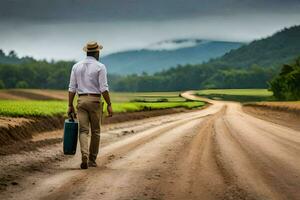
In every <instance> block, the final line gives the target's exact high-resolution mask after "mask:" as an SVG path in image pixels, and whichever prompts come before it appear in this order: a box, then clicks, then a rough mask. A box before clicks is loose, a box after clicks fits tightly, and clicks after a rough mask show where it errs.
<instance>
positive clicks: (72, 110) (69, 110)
mask: <svg viewBox="0 0 300 200" xmlns="http://www.w3.org/2000/svg"><path fill="white" fill-rule="evenodd" d="M72 113H74V114H75V109H74V106H73V105H72V106H69V108H68V115H70V114H72Z"/></svg>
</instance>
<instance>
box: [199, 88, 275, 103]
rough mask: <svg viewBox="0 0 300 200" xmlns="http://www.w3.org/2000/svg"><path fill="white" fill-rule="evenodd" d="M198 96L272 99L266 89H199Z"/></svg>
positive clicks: (222, 98) (255, 99) (226, 99)
mask: <svg viewBox="0 0 300 200" xmlns="http://www.w3.org/2000/svg"><path fill="white" fill-rule="evenodd" d="M196 94H197V95H199V96H203V97H207V98H210V99H216V100H225V101H239V102H250V101H272V100H273V96H272V95H273V93H272V92H271V91H268V90H267V89H214V90H199V91H198V92H197V93H196Z"/></svg>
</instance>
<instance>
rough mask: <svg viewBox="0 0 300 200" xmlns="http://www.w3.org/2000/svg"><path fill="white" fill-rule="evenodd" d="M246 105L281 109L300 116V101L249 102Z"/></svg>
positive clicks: (272, 109)
mask: <svg viewBox="0 0 300 200" xmlns="http://www.w3.org/2000/svg"><path fill="white" fill-rule="evenodd" d="M244 106H245V107H255V108H261V109H263V110H270V111H280V112H286V113H290V114H295V115H298V116H300V102H299V101H298V102H259V103H247V104H245V105H244Z"/></svg>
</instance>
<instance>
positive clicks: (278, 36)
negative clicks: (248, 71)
mask: <svg viewBox="0 0 300 200" xmlns="http://www.w3.org/2000/svg"><path fill="white" fill-rule="evenodd" d="M299 55H300V26H293V27H290V28H285V29H283V30H281V31H279V32H277V33H275V34H274V35H272V36H270V37H267V38H264V39H260V40H255V41H253V42H251V43H250V44H248V45H244V46H242V47H240V48H238V49H236V50H232V51H230V52H228V53H226V54H225V55H224V56H222V57H220V58H218V59H215V60H213V61H211V62H209V63H208V64H211V65H216V66H229V67H251V66H252V65H254V64H256V65H260V66H263V67H278V66H281V65H282V64H283V63H288V62H290V61H291V60H293V59H295V58H296V57H297V56H299Z"/></svg>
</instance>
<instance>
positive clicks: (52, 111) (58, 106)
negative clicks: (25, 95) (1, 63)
mask: <svg viewBox="0 0 300 200" xmlns="http://www.w3.org/2000/svg"><path fill="white" fill-rule="evenodd" d="M67 105H68V104H67V102H66V101H35V100H27V101H19V100H0V115H1V116H9V117H27V116H31V117H33V116H34V117H42V116H55V115H64V114H65V113H66V111H67ZM204 105H205V103H204V102H197V101H195V102H157V103H144V102H124V103H120V102H116V103H113V110H114V112H115V113H122V112H135V111H148V110H158V109H167V108H178V107H182V108H187V109H193V108H197V107H201V106H204ZM104 110H105V109H104Z"/></svg>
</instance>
